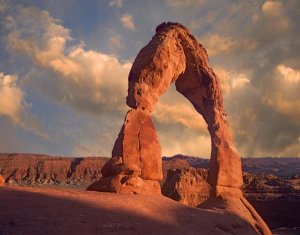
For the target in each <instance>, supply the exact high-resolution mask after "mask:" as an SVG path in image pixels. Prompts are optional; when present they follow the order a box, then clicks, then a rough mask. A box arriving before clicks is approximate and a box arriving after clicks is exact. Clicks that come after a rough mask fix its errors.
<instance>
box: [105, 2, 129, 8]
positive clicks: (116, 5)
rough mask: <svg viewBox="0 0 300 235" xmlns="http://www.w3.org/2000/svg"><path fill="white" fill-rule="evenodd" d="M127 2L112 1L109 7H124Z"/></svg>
mask: <svg viewBox="0 0 300 235" xmlns="http://www.w3.org/2000/svg"><path fill="white" fill-rule="evenodd" d="M124 2H125V0H110V1H109V3H108V6H109V7H119V8H121V7H123V4H124Z"/></svg>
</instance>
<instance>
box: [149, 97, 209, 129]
mask: <svg viewBox="0 0 300 235" xmlns="http://www.w3.org/2000/svg"><path fill="white" fill-rule="evenodd" d="M177 95H180V94H179V93H178V94H177ZM186 102H188V100H187V101H186ZM178 106H179V105H175V104H167V103H163V102H158V103H157V104H156V106H155V109H154V112H153V117H154V118H155V119H156V120H157V121H158V122H159V123H161V124H177V125H178V124H179V125H182V126H183V127H185V128H189V129H193V130H198V131H199V130H200V131H203V130H204V131H207V124H206V123H205V121H204V119H203V118H202V117H201V115H200V114H199V113H197V112H196V111H195V109H194V108H192V107H191V105H187V104H180V109H179V108H178Z"/></svg>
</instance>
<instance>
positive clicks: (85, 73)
mask: <svg viewBox="0 0 300 235" xmlns="http://www.w3.org/2000/svg"><path fill="white" fill-rule="evenodd" d="M32 19H34V20H32ZM11 22H13V23H11ZM6 27H7V28H8V29H9V31H10V32H9V34H8V36H7V43H8V46H9V49H10V51H11V52H13V53H15V54H24V55H25V56H26V57H27V58H30V59H31V61H32V63H33V65H34V69H32V70H31V72H30V74H29V75H28V76H27V77H31V78H29V79H31V80H32V81H31V83H32V84H33V85H34V86H38V88H39V89H40V90H42V92H43V93H44V94H46V95H48V96H49V97H50V98H51V99H53V100H54V101H56V102H58V103H62V102H65V103H67V104H69V105H70V106H71V107H73V108H75V109H76V110H78V111H87V112H92V113H100V112H102V111H103V110H118V109H123V108H124V105H123V103H124V100H125V96H126V91H127V88H126V87H127V76H128V73H129V70H130V67H131V64H130V63H120V62H119V61H118V59H117V58H116V57H114V56H112V55H107V54H104V53H101V52H97V51H93V50H85V49H84V47H83V45H82V43H80V44H75V45H73V46H71V47H66V44H67V42H71V41H72V38H71V36H70V30H69V29H67V28H65V27H63V26H62V25H60V24H59V21H58V20H56V19H54V18H52V17H51V16H50V15H49V13H48V12H46V11H41V10H39V9H37V8H33V7H30V8H23V9H21V10H20V12H19V14H18V16H15V17H14V18H13V19H11V20H9V21H8V22H7V23H6ZM42 78H43V79H42ZM49 87H51V88H52V89H51V90H49Z"/></svg>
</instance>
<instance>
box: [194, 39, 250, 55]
mask: <svg viewBox="0 0 300 235" xmlns="http://www.w3.org/2000/svg"><path fill="white" fill-rule="evenodd" d="M199 42H201V43H203V45H204V46H205V48H206V50H207V53H208V55H209V56H216V55H219V54H229V53H231V52H235V51H237V50H240V49H243V50H253V49H254V48H255V47H256V43H255V42H254V41H252V40H250V39H237V38H233V37H229V36H221V35H219V34H208V35H206V36H205V37H202V38H199Z"/></svg>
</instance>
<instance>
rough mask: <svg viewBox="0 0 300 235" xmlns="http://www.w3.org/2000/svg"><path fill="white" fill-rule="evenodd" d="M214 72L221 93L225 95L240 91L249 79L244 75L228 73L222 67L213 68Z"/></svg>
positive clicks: (234, 72)
mask: <svg viewBox="0 0 300 235" xmlns="http://www.w3.org/2000/svg"><path fill="white" fill-rule="evenodd" d="M214 70H215V73H216V74H217V76H218V77H219V79H220V81H221V88H222V91H223V92H224V93H226V94H227V93H230V92H232V91H233V90H237V89H241V88H243V87H245V86H247V85H248V84H249V82H250V80H249V78H248V77H247V75H246V74H244V73H238V72H236V71H228V70H226V69H224V68H222V67H215V69H214Z"/></svg>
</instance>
